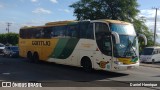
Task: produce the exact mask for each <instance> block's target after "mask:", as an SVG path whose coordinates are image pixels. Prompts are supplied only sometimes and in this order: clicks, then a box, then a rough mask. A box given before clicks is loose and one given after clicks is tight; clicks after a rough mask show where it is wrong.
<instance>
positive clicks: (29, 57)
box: [27, 52, 33, 62]
mask: <svg viewBox="0 0 160 90" xmlns="http://www.w3.org/2000/svg"><path fill="white" fill-rule="evenodd" d="M27 59H28V60H29V61H30V62H33V57H32V53H31V52H28V53H27Z"/></svg>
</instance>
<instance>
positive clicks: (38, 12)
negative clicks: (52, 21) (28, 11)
mask: <svg viewBox="0 0 160 90" xmlns="http://www.w3.org/2000/svg"><path fill="white" fill-rule="evenodd" d="M32 12H33V13H37V14H51V13H52V12H51V11H50V10H47V9H44V8H37V9H35V10H34V11H32Z"/></svg>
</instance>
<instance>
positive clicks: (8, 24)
mask: <svg viewBox="0 0 160 90" xmlns="http://www.w3.org/2000/svg"><path fill="white" fill-rule="evenodd" d="M11 24H12V23H9V22H8V23H7V28H6V30H7V31H8V33H9V27H10V26H11Z"/></svg>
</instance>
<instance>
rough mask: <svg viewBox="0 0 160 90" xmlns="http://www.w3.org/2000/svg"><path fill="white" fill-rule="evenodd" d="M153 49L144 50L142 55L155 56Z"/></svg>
mask: <svg viewBox="0 0 160 90" xmlns="http://www.w3.org/2000/svg"><path fill="white" fill-rule="evenodd" d="M153 50H154V49H153V48H144V50H143V51H142V54H141V55H152V54H153Z"/></svg>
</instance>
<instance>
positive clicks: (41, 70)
mask: <svg viewBox="0 0 160 90" xmlns="http://www.w3.org/2000/svg"><path fill="white" fill-rule="evenodd" d="M0 81H12V82H39V83H43V85H45V86H48V87H77V88H82V87H91V88H93V89H95V88H96V87H99V88H102V87H105V88H102V89H108V90H121V89H123V90H128V89H129V90H132V89H136V88H138V89H141V90H150V89H157V88H158V89H159V87H129V86H128V85H129V84H130V82H128V81H131V82H133V81H140V82H142V81H160V68H157V67H150V66H140V67H139V68H135V69H132V70H127V71H118V72H106V71H93V72H85V71H83V69H82V68H77V67H71V66H65V65H57V64H54V63H45V62H41V63H38V64H35V63H30V62H28V61H27V60H26V59H22V58H4V57H0ZM106 84H107V85H106ZM159 84H160V83H159ZM108 86H110V87H108ZM94 87H95V88H94ZM119 87H121V88H119ZM74 90H75V88H74Z"/></svg>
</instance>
